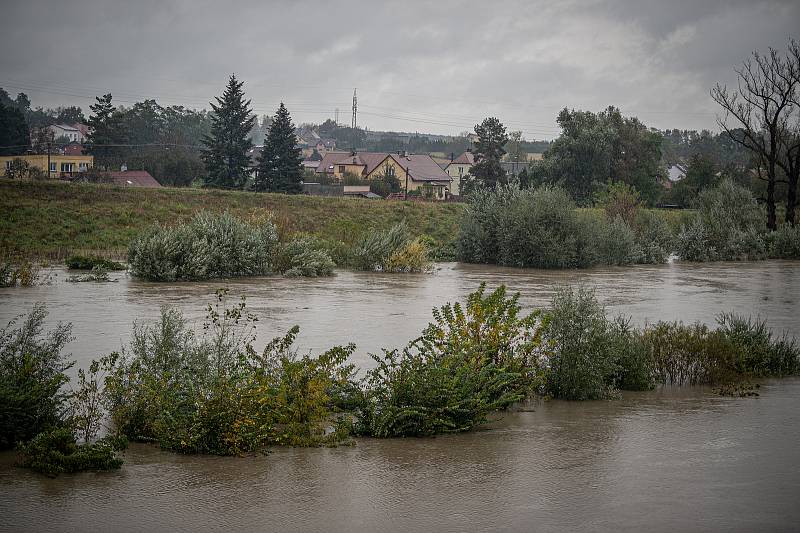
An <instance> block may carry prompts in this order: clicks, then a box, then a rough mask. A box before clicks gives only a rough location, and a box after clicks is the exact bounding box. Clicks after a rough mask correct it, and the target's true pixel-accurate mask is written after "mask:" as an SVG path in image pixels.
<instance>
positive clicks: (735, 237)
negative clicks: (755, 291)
mask: <svg viewBox="0 0 800 533" xmlns="http://www.w3.org/2000/svg"><path fill="white" fill-rule="evenodd" d="M696 204H697V215H696V217H695V218H694V220H693V221H691V222H690V223H689V224H688V225H687V226H684V227H683V229H682V230H681V233H680V235H679V236H678V243H677V248H678V250H677V251H678V255H679V256H680V258H681V259H684V260H687V261H740V260H753V259H764V258H765V257H766V256H767V241H766V236H765V235H764V229H763V228H764V212H763V208H762V207H761V206H759V205H758V203H757V202H756V199H755V198H754V197H753V194H752V193H751V192H750V190H749V189H746V188H744V187H741V186H739V185H736V184H735V183H734V182H732V181H731V180H728V179H725V180H722V181H721V182H720V184H719V185H717V186H716V187H713V188H708V189H704V190H703V191H702V192H701V193H700V194H699V196H698V198H697V201H696Z"/></svg>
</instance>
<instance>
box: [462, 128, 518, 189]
mask: <svg viewBox="0 0 800 533" xmlns="http://www.w3.org/2000/svg"><path fill="white" fill-rule="evenodd" d="M475 134H476V135H477V136H478V140H477V141H476V142H475V150H473V151H474V153H475V164H474V165H473V166H472V169H470V175H471V176H472V181H474V183H469V182H465V184H464V185H465V188H466V190H467V192H469V191H470V189H472V188H474V185H476V184H478V185H483V186H484V187H489V188H493V187H495V186H497V185H504V184H506V183H507V182H508V179H507V177H506V173H505V170H503V167H502V165H500V160H501V159H502V158H503V156H504V155H505V153H506V151H505V145H506V143H507V142H508V135H507V134H506V128H505V126H503V124H502V123H501V122H500V121H499V120H498V119H496V118H495V117H489V118H487V119H484V121H483V122H481V123H480V124H477V125H476V126H475Z"/></svg>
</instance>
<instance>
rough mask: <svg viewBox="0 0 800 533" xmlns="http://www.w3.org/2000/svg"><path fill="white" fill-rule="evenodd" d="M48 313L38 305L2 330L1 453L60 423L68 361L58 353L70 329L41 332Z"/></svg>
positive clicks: (66, 396) (59, 326)
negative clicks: (17, 321)
mask: <svg viewBox="0 0 800 533" xmlns="http://www.w3.org/2000/svg"><path fill="white" fill-rule="evenodd" d="M46 317H47V311H46V310H45V307H44V306H43V305H40V304H37V305H35V306H34V307H33V309H32V310H31V311H30V313H28V315H27V316H25V318H24V320H23V321H22V323H21V324H20V325H19V327H18V328H14V325H15V324H16V320H12V321H11V322H9V323H8V325H7V326H6V327H4V328H3V329H2V330H0V449H8V448H13V447H14V446H15V445H16V444H17V443H20V442H24V441H27V440H29V439H31V438H33V437H34V436H35V435H37V434H38V433H41V432H42V431H46V430H48V429H49V428H52V427H55V426H57V425H59V424H60V423H61V421H62V418H63V415H64V412H65V409H66V405H67V404H66V402H67V400H68V394H67V393H66V392H65V391H64V390H63V388H62V387H63V385H64V384H66V383H67V382H68V381H69V378H68V377H67V376H66V374H65V372H66V370H67V369H69V368H70V367H71V366H72V364H73V363H72V362H71V361H68V360H67V357H66V356H65V355H64V354H62V350H63V348H64V346H65V345H66V344H67V343H68V342H69V341H70V340H71V337H70V332H71V326H69V325H64V324H58V325H57V326H56V327H55V329H53V330H51V331H50V332H49V333H48V334H47V335H44V334H43V330H44V321H45V318H46Z"/></svg>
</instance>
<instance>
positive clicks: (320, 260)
mask: <svg viewBox="0 0 800 533" xmlns="http://www.w3.org/2000/svg"><path fill="white" fill-rule="evenodd" d="M276 266H277V269H278V270H279V271H281V272H283V274H284V276H287V277H311V278H316V277H320V276H332V275H333V269H334V268H335V267H336V263H334V261H333V259H331V256H330V255H329V254H328V252H327V251H326V250H325V249H324V243H322V242H320V241H319V240H318V239H316V238H314V237H311V236H306V235H301V236H296V237H294V238H293V239H292V240H291V241H289V242H288V243H286V244H283V245H281V246H280V251H279V253H278V258H277V265H276Z"/></svg>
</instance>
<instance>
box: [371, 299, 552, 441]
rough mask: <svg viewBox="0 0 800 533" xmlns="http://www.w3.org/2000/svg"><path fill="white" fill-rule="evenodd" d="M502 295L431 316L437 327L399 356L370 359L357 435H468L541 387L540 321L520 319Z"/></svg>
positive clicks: (394, 353)
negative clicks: (489, 417) (371, 364)
mask: <svg viewBox="0 0 800 533" xmlns="http://www.w3.org/2000/svg"><path fill="white" fill-rule="evenodd" d="M518 298H519V295H516V296H513V297H508V296H507V295H506V292H505V287H501V288H499V289H497V290H496V291H494V292H493V293H491V294H490V295H488V296H486V295H485V293H484V286H483V285H482V286H481V288H480V289H479V290H478V291H476V292H474V293H472V294H471V295H470V296H469V297H468V299H467V304H466V306H465V307H462V306H461V305H460V304H455V305H450V304H447V305H445V306H443V307H442V308H440V309H436V310H434V322H432V323H431V324H429V325H428V327H427V328H426V329H425V331H424V332H423V334H422V337H420V338H419V339H417V340H415V341H413V342H411V343H410V344H409V345H408V346H407V347H406V348H404V349H403V350H402V351H398V350H391V351H390V350H384V352H383V355H382V356H376V355H373V356H372V357H373V359H374V360H375V361H376V362H377V363H378V366H377V367H376V368H375V369H373V370H371V371H370V372H368V374H367V376H366V379H365V383H364V391H365V392H364V398H363V401H362V402H361V405H360V407H359V416H358V429H359V431H360V433H362V434H366V435H371V436H375V437H398V436H423V435H433V434H437V433H446V432H457V431H467V430H470V429H472V428H474V427H475V426H476V425H478V424H481V423H482V422H484V421H485V420H486V416H487V415H488V414H489V413H491V412H492V411H496V410H499V409H504V408H506V407H508V406H509V405H511V404H513V403H515V402H518V401H520V400H522V399H524V398H525V397H526V396H528V395H529V394H530V393H531V392H532V391H533V390H535V389H536V388H537V387H538V384H539V380H540V375H539V372H538V358H539V353H538V349H539V346H540V341H541V339H540V336H539V330H540V327H541V320H540V315H539V313H533V314H531V315H527V316H522V315H521V309H520V307H519V304H518V303H517V300H518Z"/></svg>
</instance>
